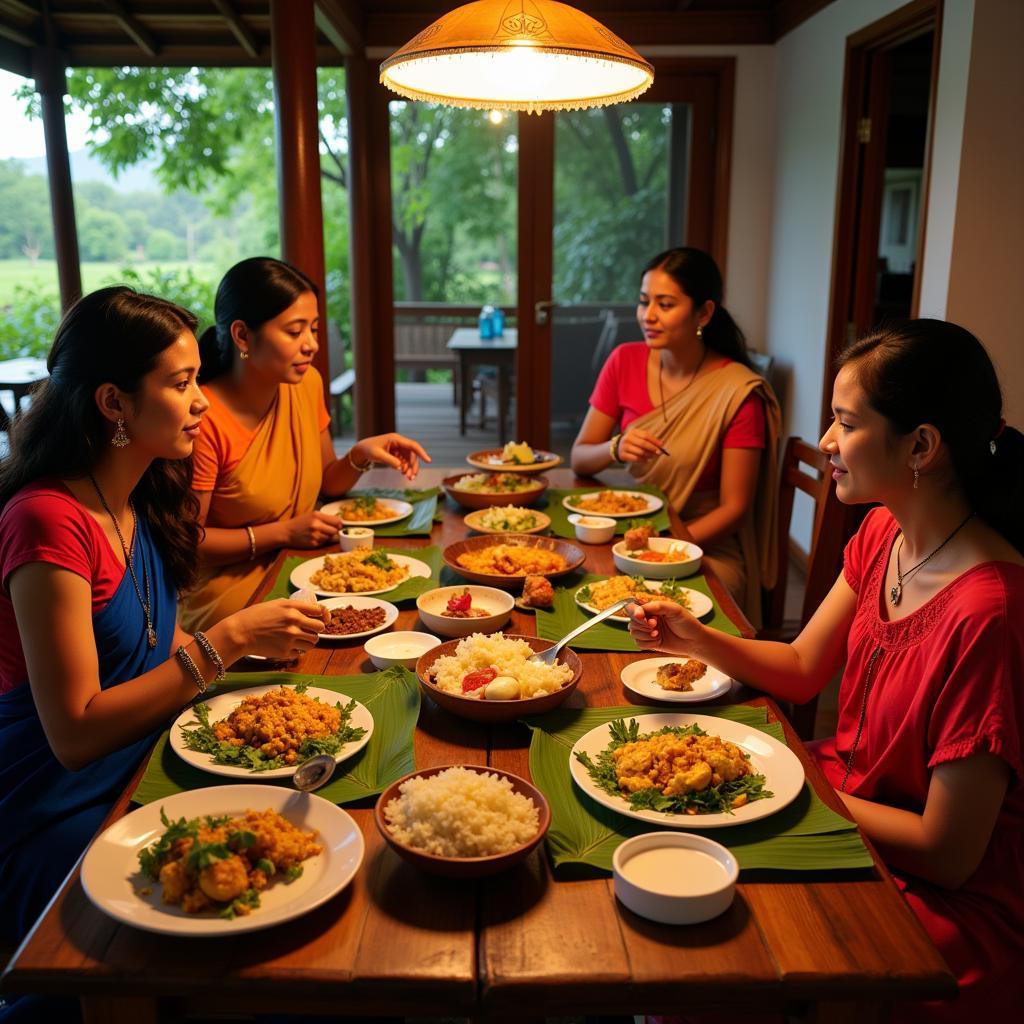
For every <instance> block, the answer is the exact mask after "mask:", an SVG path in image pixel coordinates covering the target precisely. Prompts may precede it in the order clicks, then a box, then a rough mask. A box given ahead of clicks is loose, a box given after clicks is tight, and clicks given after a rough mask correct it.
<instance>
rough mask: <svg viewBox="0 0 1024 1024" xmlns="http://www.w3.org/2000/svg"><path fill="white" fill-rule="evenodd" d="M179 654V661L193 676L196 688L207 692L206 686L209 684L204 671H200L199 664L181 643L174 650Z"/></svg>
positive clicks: (201, 691)
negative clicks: (204, 676)
mask: <svg viewBox="0 0 1024 1024" xmlns="http://www.w3.org/2000/svg"><path fill="white" fill-rule="evenodd" d="M174 653H175V655H176V656H177V659H178V661H180V662H181V663H182V665H184V666H185V671H186V672H188V674H189V675H190V676H191V677H192V679H193V680H194V682H195V684H196V689H197V690H198V691H199V692H200V693H206V687H207V686H208V685H209V684H208V683H207V682H206V680H205V679H204V678H203V673H202V672H200V671H199V666H198V665H197V664H196V663H195V662H194V661H193V660H192V655H191V654H189V653H188V651H186V650H185V648H184V647H182V646H181V645H180V644H179V645H178V649H177V650H176V651H175V652H174Z"/></svg>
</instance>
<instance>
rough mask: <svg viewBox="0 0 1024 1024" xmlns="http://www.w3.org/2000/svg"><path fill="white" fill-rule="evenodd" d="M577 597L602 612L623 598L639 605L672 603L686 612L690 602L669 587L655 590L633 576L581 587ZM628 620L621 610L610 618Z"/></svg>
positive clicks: (617, 577)
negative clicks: (651, 602)
mask: <svg viewBox="0 0 1024 1024" xmlns="http://www.w3.org/2000/svg"><path fill="white" fill-rule="evenodd" d="M576 593H577V597H578V598H579V599H580V600H581V601H582V602H583V603H584V604H588V605H590V606H591V607H592V608H596V609H597V610H598V611H599V612H602V611H604V610H605V608H607V607H608V606H609V605H610V604H615V602H616V601H621V600H622V599H623V598H624V597H635V598H636V599H637V601H638V602H639V603H641V604H642V603H643V602H644V601H656V600H658V601H674V602H675V603H676V604H678V605H681V606H682V607H683V608H685V609H686V610H687V611H690V602H689V601H688V600H687V597H686V594H683V593H674V592H673V591H672V589H671V588H670V587H664V586H663V588H662V589H661V590H655V589H653V588H652V587H649V586H647V584H646V583H645V582H644V581H643V580H642V579H639V578H637V577H635V576H612V577H611V578H610V579H607V580H604V581H602V582H601V583H591V584H590V585H589V586H588V587H581V588H580V590H578V591H577V592H576ZM616 617H618V618H628V617H629V613H628V611H627V610H626V609H625V608H623V609H621V610H619V611H617V612H614V613H613V614H612V618H613V619H614V618H616Z"/></svg>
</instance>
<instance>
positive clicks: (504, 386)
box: [498, 363, 508, 448]
mask: <svg viewBox="0 0 1024 1024" xmlns="http://www.w3.org/2000/svg"><path fill="white" fill-rule="evenodd" d="M507 416H508V365H507V364H506V363H499V364H498V444H499V445H501V447H502V448H504V447H505V440H506V437H505V435H506V430H505V418H506V417H507Z"/></svg>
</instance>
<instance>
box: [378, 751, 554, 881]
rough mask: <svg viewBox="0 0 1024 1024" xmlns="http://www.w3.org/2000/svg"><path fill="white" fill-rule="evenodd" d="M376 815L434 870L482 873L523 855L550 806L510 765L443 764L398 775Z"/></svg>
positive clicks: (410, 854) (389, 835)
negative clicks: (488, 766) (504, 766)
mask: <svg viewBox="0 0 1024 1024" xmlns="http://www.w3.org/2000/svg"><path fill="white" fill-rule="evenodd" d="M374 819H375V820H376V822H377V828H378V829H379V830H380V834H381V835H382V836H383V837H384V839H385V841H386V842H387V844H388V845H389V846H390V847H391V848H392V849H393V850H394V851H395V852H396V853H397V854H398V855H399V857H401V858H402V859H403V860H407V861H409V862H410V863H411V864H415V865H417V866H418V867H421V868H423V870H424V871H429V872H431V873H432V874H436V875H446V876H448V877H450V878H480V877H482V876H484V875H493V874H496V873H497V872H499V871H504V870H505V869H506V868H509V867H511V866H512V865H513V864H516V863H518V862H519V861H521V860H523V859H524V858H525V857H526V856H527V855H528V854H529V853H530V851H531V850H533V849H534V847H536V846H537V844H538V843H540V841H541V840H542V839H543V838H544V834H545V833H546V832H547V830H548V825H549V824H550V823H551V808H550V807H549V806H548V802H547V800H545V799H544V795H543V794H542V793H541V792H540V790H538V789H537V788H536V787H535V786H533V785H531V784H530V783H529V782H527V781H526V780H525V779H521V778H520V777H519V776H518V775H513V774H511V772H505V771H501V770H500V769H498V768H487V767H484V766H482V765H444V766H441V767H438V768H426V769H423V770H422V771H418V772H413V773H412V774H410V775H406V776H405V777H404V778H402V779H399V780H398V781H397V782H393V783H392V784H391V785H390V786H388V788H387V789H386V790H384V792H383V793H381V795H380V797H379V799H378V800H377V805H376V808H375V809H374Z"/></svg>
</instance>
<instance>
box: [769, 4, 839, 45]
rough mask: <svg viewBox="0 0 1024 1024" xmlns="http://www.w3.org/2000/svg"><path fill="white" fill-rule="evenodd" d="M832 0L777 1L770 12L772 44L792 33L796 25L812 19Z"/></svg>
mask: <svg viewBox="0 0 1024 1024" xmlns="http://www.w3.org/2000/svg"><path fill="white" fill-rule="evenodd" d="M830 3H832V0H777V2H776V4H775V7H774V8H773V10H772V42H773V43H774V42H776V41H777V40H779V39H781V38H782V37H783V36H784V35H785V34H786V33H787V32H792V31H793V29H795V28H796V27H797V25H800V24H802V23H803V22H805V21H806V20H807V19H808V18H810V17H813V16H814V15H815V14H817V13H818V11H820V10H822V9H823V8H825V7H828V5H829V4H830Z"/></svg>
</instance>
